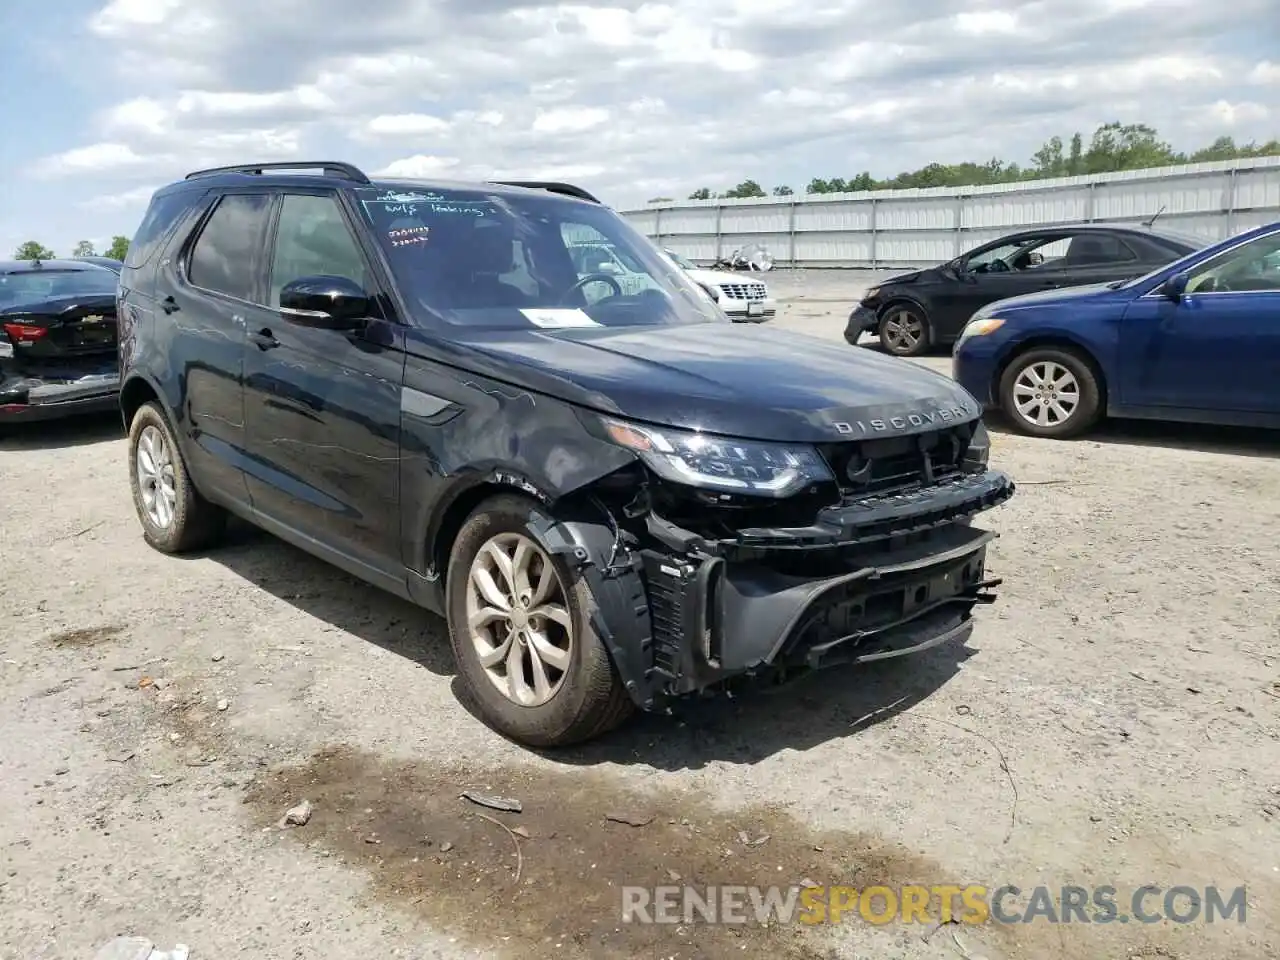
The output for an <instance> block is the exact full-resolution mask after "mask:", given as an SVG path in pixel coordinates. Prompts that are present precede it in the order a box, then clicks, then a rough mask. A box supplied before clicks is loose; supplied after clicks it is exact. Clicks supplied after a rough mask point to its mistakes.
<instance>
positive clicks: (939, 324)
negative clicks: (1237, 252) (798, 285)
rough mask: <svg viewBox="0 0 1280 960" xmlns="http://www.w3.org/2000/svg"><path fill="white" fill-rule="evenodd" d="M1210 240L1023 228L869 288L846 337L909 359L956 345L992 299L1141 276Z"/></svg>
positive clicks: (1085, 228) (1138, 231)
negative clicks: (874, 340) (867, 338)
mask: <svg viewBox="0 0 1280 960" xmlns="http://www.w3.org/2000/svg"><path fill="white" fill-rule="evenodd" d="M1208 242H1209V241H1208V240H1206V239H1203V238H1200V237H1195V236H1185V235H1182V234H1179V233H1174V232H1171V231H1168V230H1159V229H1154V228H1152V227H1149V226H1146V225H1137V226H1133V225H1124V224H1079V225H1074V226H1059V227H1044V228H1040V229H1036V230H1023V231H1020V232H1019V233H1012V234H1009V235H1008V236H1005V237H1001V238H1000V239H999V240H993V241H992V242H991V243H987V244H984V245H982V246H980V247H976V248H974V249H973V250H970V251H969V252H968V253H965V254H963V255H961V256H959V257H956V258H955V259H954V260H951V261H949V262H948V263H944V264H941V265H939V266H936V267H929V268H927V269H925V270H916V271H913V272H911V273H906V274H903V275H901V276H897V277H894V278H892V279H891V280H886V281H885V282H884V283H881V284H879V285H878V286H874V287H872V288H871V289H869V290H868V291H867V292H866V294H865V295H864V296H863V298H862V302H861V303H859V304H858V306H857V307H855V308H854V311H853V313H852V314H851V315H850V316H849V325H848V327H847V328H846V329H845V333H844V336H845V340H847V341H848V342H849V343H857V342H858V339H859V337H861V336H862V334H863V333H875V334H876V335H878V336H879V338H880V343H881V345H882V346H883V347H884V349H885V350H886V351H888V352H889V353H892V354H896V355H897V356H900V357H913V356H918V355H919V354H921V353H924V352H925V351H926V350H928V349H930V348H931V347H940V346H945V345H947V344H950V343H954V342H955V341H956V339H957V338H958V337H959V336H960V332H961V331H962V330H963V329H964V325H965V324H966V323H967V322H968V321H969V318H970V317H972V316H973V314H974V313H975V312H976V311H977V310H979V309H981V308H982V307H985V306H986V305H987V304H989V303H993V302H995V301H996V300H1003V299H1005V298H1006V297H1016V296H1019V295H1021V294H1024V293H1035V292H1037V291H1040V290H1047V289H1052V288H1055V287H1075V286H1081V285H1083V284H1090V283H1111V282H1114V281H1117V280H1126V279H1128V278H1129V277H1135V276H1140V275H1142V274H1144V273H1147V272H1148V271H1150V270H1154V269H1156V268H1157V267H1160V266H1163V265H1164V264H1166V263H1171V262H1173V261H1174V260H1177V259H1178V258H1179V257H1183V256H1186V255H1187V254H1189V253H1192V252H1194V251H1196V250H1198V249H1201V248H1202V247H1204V246H1205V245H1206V244H1207V243H1208Z"/></svg>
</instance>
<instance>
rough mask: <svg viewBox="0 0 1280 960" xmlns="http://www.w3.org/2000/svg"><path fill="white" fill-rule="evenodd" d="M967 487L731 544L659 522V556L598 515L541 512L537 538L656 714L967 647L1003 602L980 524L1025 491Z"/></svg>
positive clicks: (1004, 485)
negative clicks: (794, 677) (628, 544)
mask: <svg viewBox="0 0 1280 960" xmlns="http://www.w3.org/2000/svg"><path fill="white" fill-rule="evenodd" d="M958 486H960V487H964V488H966V489H965V490H964V492H961V490H960V489H956V490H952V491H950V492H949V493H940V491H939V488H937V487H933V488H929V489H928V490H926V491H922V492H921V496H922V497H924V496H927V497H928V499H929V500H931V501H940V502H937V503H935V504H933V509H931V510H928V511H925V512H924V513H922V512H921V509H920V506H921V505H920V504H919V503H914V504H913V503H911V499H912V498H911V496H910V495H899V496H898V497H882V498H878V499H879V500H880V501H882V502H879V503H874V502H865V501H863V502H859V503H857V504H852V505H849V506H847V507H844V508H833V510H832V511H824V515H823V516H822V517H820V518H819V522H818V524H817V525H815V526H814V527H811V528H810V527H807V528H799V529H785V530H770V531H751V530H743V531H740V532H739V534H738V537H737V538H735V539H734V540H731V541H726V540H720V541H708V540H706V539H702V538H698V537H696V536H694V535H693V534H689V533H687V532H685V531H680V530H679V529H678V528H675V527H674V526H672V525H671V524H669V523H665V521H662V520H661V519H660V518H658V517H656V516H654V515H653V514H650V515H649V529H650V532H651V533H652V534H654V536H655V538H656V539H657V540H659V541H660V543H661V544H662V546H661V547H659V548H647V549H638V550H627V549H625V548H623V547H622V546H621V540H620V537H619V534H618V531H617V530H616V528H612V527H611V526H609V525H606V524H602V523H600V522H599V521H597V520H579V519H567V520H564V521H560V522H554V521H550V520H548V519H545V518H543V519H540V520H535V523H533V524H532V525H531V532H532V533H534V534H535V536H537V537H539V539H540V540H541V541H542V542H543V544H544V545H545V546H547V548H548V549H550V550H552V551H553V552H556V553H560V554H561V555H563V556H564V557H565V558H566V559H567V560H568V562H569V563H570V565H571V566H574V567H576V568H577V569H578V570H579V571H580V572H581V574H582V575H583V576H584V577H585V578H586V579H587V582H588V585H589V586H590V587H591V590H592V593H593V595H594V597H595V599H596V604H597V609H596V610H595V612H594V626H595V628H596V632H597V633H598V634H599V636H600V637H601V639H602V640H603V641H604V643H605V645H606V646H607V647H608V648H609V651H610V653H611V654H612V656H613V659H614V663H615V665H616V666H617V668H618V670H619V673H620V675H621V676H622V679H623V682H624V683H625V685H626V687H627V690H628V691H629V693H630V694H631V696H632V698H633V699H634V700H635V702H636V703H637V704H638V705H639V706H640V707H642V708H644V709H649V710H652V709H657V708H661V707H663V706H665V705H666V704H668V703H669V702H670V701H672V700H674V699H677V698H681V697H684V696H687V695H690V694H695V693H699V692H703V691H712V690H715V689H723V688H725V687H728V686H729V685H731V684H732V683H733V682H736V681H737V680H739V679H752V680H766V679H779V678H782V677H785V676H787V675H790V674H794V673H798V672H807V671H810V670H814V669H819V668H823V667H827V666H831V665H834V664H839V663H865V662H869V661H873V660H880V659H885V658H888V657H896V656H902V655H904V654H909V653H914V652H918V651H921V650H925V649H928V648H930V647H935V646H938V645H940V644H943V643H948V642H961V641H963V640H964V639H965V638H967V637H968V635H969V633H970V631H971V629H972V624H971V620H970V616H971V612H972V609H973V607H974V606H976V605H978V604H984V603H991V602H993V601H994V600H995V595H994V594H993V593H992V592H991V591H992V589H993V588H994V587H996V586H998V585H999V583H1000V581H999V580H995V579H991V578H989V577H988V576H987V574H986V551H987V546H988V544H989V543H990V542H991V541H992V540H993V539H995V537H996V534H995V533H991V532H987V531H983V530H980V529H977V528H975V527H973V526H971V525H970V524H969V522H968V521H969V519H970V518H971V517H972V515H973V514H974V513H977V512H979V511H981V510H984V509H987V508H988V507H990V506H994V505H996V504H997V503H1001V502H1003V501H1004V500H1006V499H1008V497H1010V496H1012V494H1013V491H1014V486H1013V483H1012V482H1011V481H1010V480H1009V479H1008V478H1007V477H1006V476H1005V475H1004V474H1001V473H997V472H994V471H991V472H988V473H986V474H980V475H977V476H976V477H969V478H965V483H963V484H960V485H958ZM894 501H897V502H896V503H895V502H894ZM664 524H665V525H664ZM787 551H804V554H803V555H801V556H796V555H795V554H790V555H789V554H788V553H787ZM788 556H791V557H792V559H794V560H795V561H804V560H806V559H808V558H812V557H815V556H822V557H824V558H834V559H835V560H836V561H837V562H836V563H835V564H834V566H835V567H838V568H839V570H840V572H838V573H833V574H830V575H817V576H805V575H796V574H792V573H787V572H784V570H785V568H786V567H787V566H792V564H790V563H788V562H787V560H788ZM796 565H797V566H798V564H796Z"/></svg>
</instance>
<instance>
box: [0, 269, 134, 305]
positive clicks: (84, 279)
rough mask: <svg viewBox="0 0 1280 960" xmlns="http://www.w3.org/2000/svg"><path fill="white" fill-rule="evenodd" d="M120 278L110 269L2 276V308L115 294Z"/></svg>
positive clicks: (0, 285) (48, 270)
mask: <svg viewBox="0 0 1280 960" xmlns="http://www.w3.org/2000/svg"><path fill="white" fill-rule="evenodd" d="M119 283H120V278H119V277H117V276H116V275H115V274H114V273H112V272H111V271H110V270H103V269H98V268H94V269H92V270H58V269H46V270H22V271H20V272H16V273H0V307H12V306H17V305H19V304H24V303H38V302H39V301H41V300H49V299H52V298H54V297H70V296H85V295H88V294H100V293H111V294H113V293H115V292H116V288H117V287H118V286H119Z"/></svg>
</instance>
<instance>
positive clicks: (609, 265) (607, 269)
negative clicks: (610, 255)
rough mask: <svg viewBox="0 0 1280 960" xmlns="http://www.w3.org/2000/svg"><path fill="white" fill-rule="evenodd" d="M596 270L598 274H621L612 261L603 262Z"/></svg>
mask: <svg viewBox="0 0 1280 960" xmlns="http://www.w3.org/2000/svg"><path fill="white" fill-rule="evenodd" d="M596 269H597V271H598V272H599V273H608V274H616V273H621V272H622V271H621V270H619V269H618V265H617V264H616V263H614V262H613V261H612V260H605V261H603V262H602V263H601V264H600V266H599V267H597V268H596Z"/></svg>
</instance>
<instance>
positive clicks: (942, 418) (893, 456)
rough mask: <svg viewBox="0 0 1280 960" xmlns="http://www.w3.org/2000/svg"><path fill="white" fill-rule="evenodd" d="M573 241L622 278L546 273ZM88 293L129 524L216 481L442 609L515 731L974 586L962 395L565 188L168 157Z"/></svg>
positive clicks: (186, 512)
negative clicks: (790, 325)
mask: <svg viewBox="0 0 1280 960" xmlns="http://www.w3.org/2000/svg"><path fill="white" fill-rule="evenodd" d="M307 169H311V170H314V172H312V173H307V172H288V171H290V170H293V171H303V170H307ZM584 242H595V243H603V244H609V245H611V246H613V247H614V248H616V249H618V250H620V251H622V252H624V253H625V254H626V255H627V257H628V259H629V261H630V262H634V263H636V264H638V265H640V266H641V267H643V271H644V273H645V276H646V284H647V285H645V286H643V288H640V289H637V290H635V291H629V292H626V293H624V292H623V291H621V290H620V289H619V288H618V282H617V280H616V279H615V278H614V277H613V276H611V275H609V274H607V273H585V274H584V273H581V272H579V270H578V269H576V268H575V265H574V260H573V257H572V250H573V248H574V246H575V245H578V244H581V243H584ZM118 306H119V310H118V313H119V322H120V372H121V388H120V403H121V407H122V412H123V414H124V419H125V422H126V424H127V427H128V430H129V470H130V481H131V484H132V488H133V497H134V503H135V505H136V507H137V512H138V517H139V520H140V521H141V524H142V529H143V534H144V536H145V538H146V540H147V542H148V543H150V544H151V545H152V546H154V547H156V548H158V549H160V550H162V551H166V552H177V551H184V550H191V549H194V548H197V547H200V546H205V545H208V544H210V543H211V542H212V541H213V540H214V539H215V538H216V536H217V534H218V533H219V532H220V530H221V528H222V523H223V520H224V518H225V517H226V515H227V513H228V512H230V513H234V514H237V515H239V516H240V517H243V518H245V519H247V520H249V521H251V522H252V523H254V524H257V525H258V526H260V527H263V528H265V529H266V530H268V531H270V532H272V533H274V534H277V535H278V536H280V537H281V538H282V539H284V540H287V541H289V542H290V543H293V544H295V545H297V546H299V547H301V548H302V549H304V550H307V551H309V552H311V553H313V554H315V555H317V556H319V557H322V558H324V559H325V560H328V561H330V562H332V563H333V564H334V565H335V566H337V567H340V568H342V569H343V570H346V571H348V572H349V573H352V574H354V575H356V576H357V577H360V578H363V579H364V580H365V581H367V582H369V583H371V584H374V585H376V586H379V587H382V588H384V589H386V590H389V591H391V592H392V593H395V594H398V595H400V596H402V597H406V598H408V599H410V600H412V601H414V602H416V603H418V604H421V605H422V606H423V607H426V608H427V609H429V610H432V611H435V612H437V613H439V614H443V615H444V616H445V617H447V619H448V622H449V628H450V634H451V637H452V643H453V649H454V652H455V655H456V657H457V663H458V669H459V673H460V676H461V679H462V681H463V682H464V685H465V688H466V689H467V691H468V692H469V694H470V695H471V697H472V698H473V699H474V701H475V702H476V703H477V704H478V705H479V707H480V709H481V711H482V712H483V715H484V717H485V719H486V721H487V722H488V723H490V724H491V725H492V726H493V727H494V728H496V729H497V730H499V731H501V732H503V733H505V734H506V735H508V736H511V737H513V738H515V739H517V740H520V741H522V742H524V743H527V744H530V745H535V746H554V745H561V744H568V743H573V742H576V741H581V740H585V739H588V738H590V737H594V736H596V735H598V734H600V733H603V732H604V731H606V730H608V729H609V728H611V727H613V726H615V725H616V724H617V723H619V722H620V721H621V720H622V719H623V718H624V717H626V716H627V714H629V713H630V712H631V711H632V710H633V709H634V708H635V707H640V708H642V709H648V710H654V709H665V708H666V707H668V706H669V705H670V704H671V703H672V702H673V701H674V700H676V699H678V698H681V697H684V696H687V695H690V694H695V693H700V692H710V691H713V690H724V689H727V688H728V686H729V685H730V684H732V683H735V682H736V681H737V680H739V679H745V678H748V677H762V676H763V677H769V678H775V679H776V678H779V677H783V676H786V675H790V674H793V673H795V672H798V671H804V670H807V669H811V668H815V667H821V666H824V665H826V664H830V663H836V662H862V661H868V660H876V659H880V658H883V657H888V656H895V655H898V654H900V653H906V652H910V651H913V650H920V649H922V648H925V647H930V646H934V645H936V644H939V643H942V642H944V641H952V640H961V639H962V638H964V637H967V636H968V633H969V631H970V630H971V628H972V627H971V621H970V613H971V610H972V608H973V607H974V605H975V604H978V603H982V602H987V601H990V600H991V599H993V595H992V594H991V593H990V592H989V591H990V589H991V588H992V587H993V586H995V585H996V583H997V582H998V581H995V580H992V579H989V578H988V576H987V574H986V572H985V562H986V549H987V545H988V543H989V542H990V541H991V539H992V538H993V536H994V534H993V533H989V532H984V531H982V530H980V529H977V528H975V527H973V526H971V525H970V520H971V518H972V517H973V516H974V515H975V514H977V513H978V512H980V511H983V510H986V509H987V508H990V507H993V506H995V505H997V504H1000V503H1002V502H1003V501H1005V500H1006V499H1007V498H1008V497H1010V496H1011V495H1012V493H1013V484H1012V483H1011V481H1010V480H1009V478H1008V477H1006V476H1005V475H1004V474H1002V473H1000V472H997V471H993V470H989V469H988V467H987V459H988V452H989V447H988V439H987V434H986V432H985V430H984V429H983V427H982V424H981V420H980V411H979V406H978V404H977V403H976V402H975V400H974V399H973V397H971V396H970V395H969V394H968V393H966V392H965V391H964V390H963V389H962V388H960V387H959V386H957V385H956V384H955V383H954V382H952V381H951V380H950V379H949V378H947V377H945V376H943V375H941V374H937V373H933V372H931V371H928V370H925V369H923V368H921V367H918V366H916V365H914V364H911V363H908V362H905V361H902V360H896V359H893V358H889V357H881V356H875V355H873V354H869V353H865V352H855V353H850V352H848V351H847V349H846V348H844V347H843V346H841V345H838V344H835V343H827V342H824V341H821V340H816V339H811V338H808V337H804V336H800V335H796V334H790V333H787V332H784V331H780V330H776V329H771V328H769V327H749V328H747V329H742V330H740V329H737V328H734V327H731V326H730V324H729V321H727V320H726V319H725V317H724V315H723V314H721V313H720V312H719V311H718V310H717V309H716V308H715V306H714V304H712V303H711V302H710V301H709V300H708V299H707V297H706V296H704V295H703V293H702V291H701V290H699V289H698V287H697V286H696V285H695V284H694V283H693V282H692V281H690V280H689V279H688V278H687V277H686V275H685V274H684V272H683V271H681V270H680V269H679V268H678V267H676V266H675V265H674V264H673V263H671V262H670V261H669V260H668V259H667V258H666V257H664V256H663V255H662V253H661V252H660V251H659V250H658V249H657V248H656V247H655V246H654V245H653V244H652V243H651V242H650V241H649V240H648V239H646V238H645V237H643V236H642V235H641V234H639V233H638V232H637V231H636V230H635V229H634V228H632V227H631V226H630V225H629V224H628V223H627V222H626V221H625V220H623V219H622V218H621V217H620V216H618V215H617V214H616V213H614V212H613V211H611V210H610V209H609V208H607V207H605V206H603V205H602V204H601V203H599V202H598V201H597V200H595V198H593V197H592V196H591V195H590V194H588V193H586V192H585V191H583V190H581V189H579V188H577V187H573V186H570V185H567V184H560V183H541V182H538V183H533V182H530V183H523V184H513V183H477V184H457V183H443V182H440V183H437V182H432V183H426V182H420V181H377V182H374V181H371V180H370V179H369V178H368V177H367V176H365V175H364V174H363V173H361V172H360V171H359V170H358V169H356V168H355V167H353V166H351V165H349V164H344V163H332V162H330V163H317V164H314V165H303V166H302V167H299V166H298V165H295V164H289V165H283V164H254V165H247V166H240V167H231V168H219V169H216V170H206V171H200V172H197V173H193V174H190V175H189V176H188V177H187V178H186V179H185V180H183V181H180V182H178V183H175V184H172V185H169V186H166V187H164V188H162V189H161V190H160V191H158V192H157V193H156V194H155V196H154V197H153V199H152V201H151V204H150V207H149V209H148V211H147V213H146V215H145V218H144V220H143V222H142V224H141V226H140V227H139V229H138V233H137V236H136V237H135V238H134V241H133V245H132V247H131V248H130V253H129V258H128V261H127V262H126V264H125V269H124V272H123V275H122V279H121V288H120V294H119V305H118Z"/></svg>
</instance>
